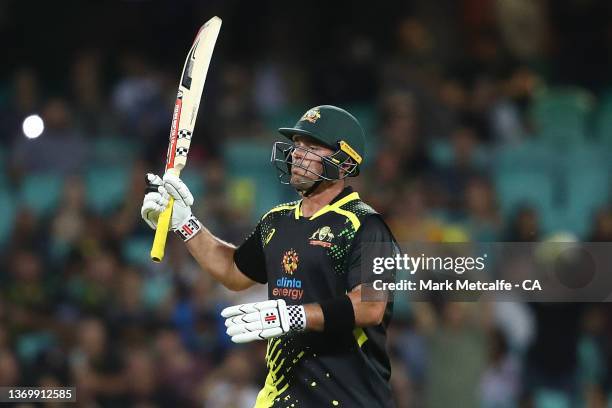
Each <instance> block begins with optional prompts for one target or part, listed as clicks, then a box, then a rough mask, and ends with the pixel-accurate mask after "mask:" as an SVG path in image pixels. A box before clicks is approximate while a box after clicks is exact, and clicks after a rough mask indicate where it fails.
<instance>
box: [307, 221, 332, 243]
mask: <svg viewBox="0 0 612 408" xmlns="http://www.w3.org/2000/svg"><path fill="white" fill-rule="evenodd" d="M334 237H335V235H334V234H333V233H332V232H331V228H330V227H328V226H325V227H321V228H319V229H318V230H316V231H315V232H313V234H312V235H311V236H310V238H308V239H309V240H310V242H309V243H310V245H319V246H322V247H325V248H329V247H330V246H332V244H331V241H332V239H334Z"/></svg>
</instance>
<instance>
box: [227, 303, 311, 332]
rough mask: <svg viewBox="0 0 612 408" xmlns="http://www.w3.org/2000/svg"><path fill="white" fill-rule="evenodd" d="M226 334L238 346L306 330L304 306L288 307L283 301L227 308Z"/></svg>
mask: <svg viewBox="0 0 612 408" xmlns="http://www.w3.org/2000/svg"><path fill="white" fill-rule="evenodd" d="M221 316H223V317H225V326H226V327H227V330H226V333H227V334H228V335H229V336H231V338H232V341H233V342H234V343H247V342H249V341H254V340H266V339H269V338H272V337H278V336H282V335H285V334H287V333H289V332H293V331H302V330H304V329H306V313H305V312H304V306H302V305H298V306H287V304H286V303H285V301H284V300H283V299H278V300H267V301H265V302H256V303H246V304H243V305H237V306H230V307H226V308H225V309H223V310H222V311H221Z"/></svg>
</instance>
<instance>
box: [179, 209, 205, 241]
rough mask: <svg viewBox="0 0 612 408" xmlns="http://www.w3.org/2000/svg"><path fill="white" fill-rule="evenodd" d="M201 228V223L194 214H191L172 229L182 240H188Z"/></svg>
mask: <svg viewBox="0 0 612 408" xmlns="http://www.w3.org/2000/svg"><path fill="white" fill-rule="evenodd" d="M201 230H202V223H201V222H200V220H198V219H197V218H196V216H195V215H193V214H191V215H190V216H189V218H187V219H186V220H185V222H183V223H182V224H181V225H180V226H179V227H177V228H175V229H174V233H175V234H176V235H178V236H179V238H181V239H182V240H183V242H187V241H189V240H190V239H191V238H193V237H195V236H196V234H197V233H198V232H200V231H201Z"/></svg>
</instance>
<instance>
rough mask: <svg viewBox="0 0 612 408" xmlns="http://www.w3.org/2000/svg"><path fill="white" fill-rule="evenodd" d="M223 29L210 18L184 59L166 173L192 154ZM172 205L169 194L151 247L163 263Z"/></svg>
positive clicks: (178, 167) (217, 20)
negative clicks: (203, 98)
mask: <svg viewBox="0 0 612 408" xmlns="http://www.w3.org/2000/svg"><path fill="white" fill-rule="evenodd" d="M220 29H221V19H220V18H219V17H216V16H215V17H213V18H211V19H210V20H208V21H207V22H206V23H205V24H204V25H203V26H202V27H201V28H200V31H198V34H197V35H196V37H195V40H194V41H193V45H192V46H191V49H190V50H189V53H188V54H187V59H186V60H185V66H184V67H183V74H182V75H181V81H180V82H179V87H178V92H177V95H176V103H175V105H174V113H173V114H172V124H171V126H170V143H169V144H168V153H167V155H166V172H173V173H174V174H176V175H177V176H178V175H180V173H181V170H183V167H185V164H186V163H187V153H189V145H190V144H191V136H192V134H193V128H194V127H195V122H196V119H197V117H198V107H199V106H200V99H201V98H202V90H203V89H204V81H205V80H206V73H207V72H208V66H209V65H210V60H211V58H212V54H213V49H214V48H215V43H216V42H217V37H218V36H219V30H220ZM173 204H174V200H173V199H172V197H170V203H169V204H168V207H167V208H166V210H165V211H163V212H162V213H161V214H160V215H159V220H158V222H157V230H156V231H155V239H154V240H153V247H152V248H151V259H152V260H153V261H154V262H161V260H162V259H163V258H164V249H165V248H166V238H167V237H168V229H169V227H170V218H171V216H172V206H173Z"/></svg>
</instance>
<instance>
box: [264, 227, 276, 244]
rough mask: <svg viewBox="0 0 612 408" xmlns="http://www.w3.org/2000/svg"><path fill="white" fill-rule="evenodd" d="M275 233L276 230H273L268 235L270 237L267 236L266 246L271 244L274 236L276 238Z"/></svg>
mask: <svg viewBox="0 0 612 408" xmlns="http://www.w3.org/2000/svg"><path fill="white" fill-rule="evenodd" d="M275 232H276V228H272V229H271V230H270V232H269V233H268V236H266V240H265V241H264V246H265V245H268V242H270V240H271V239H272V236H274V233H275Z"/></svg>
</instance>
